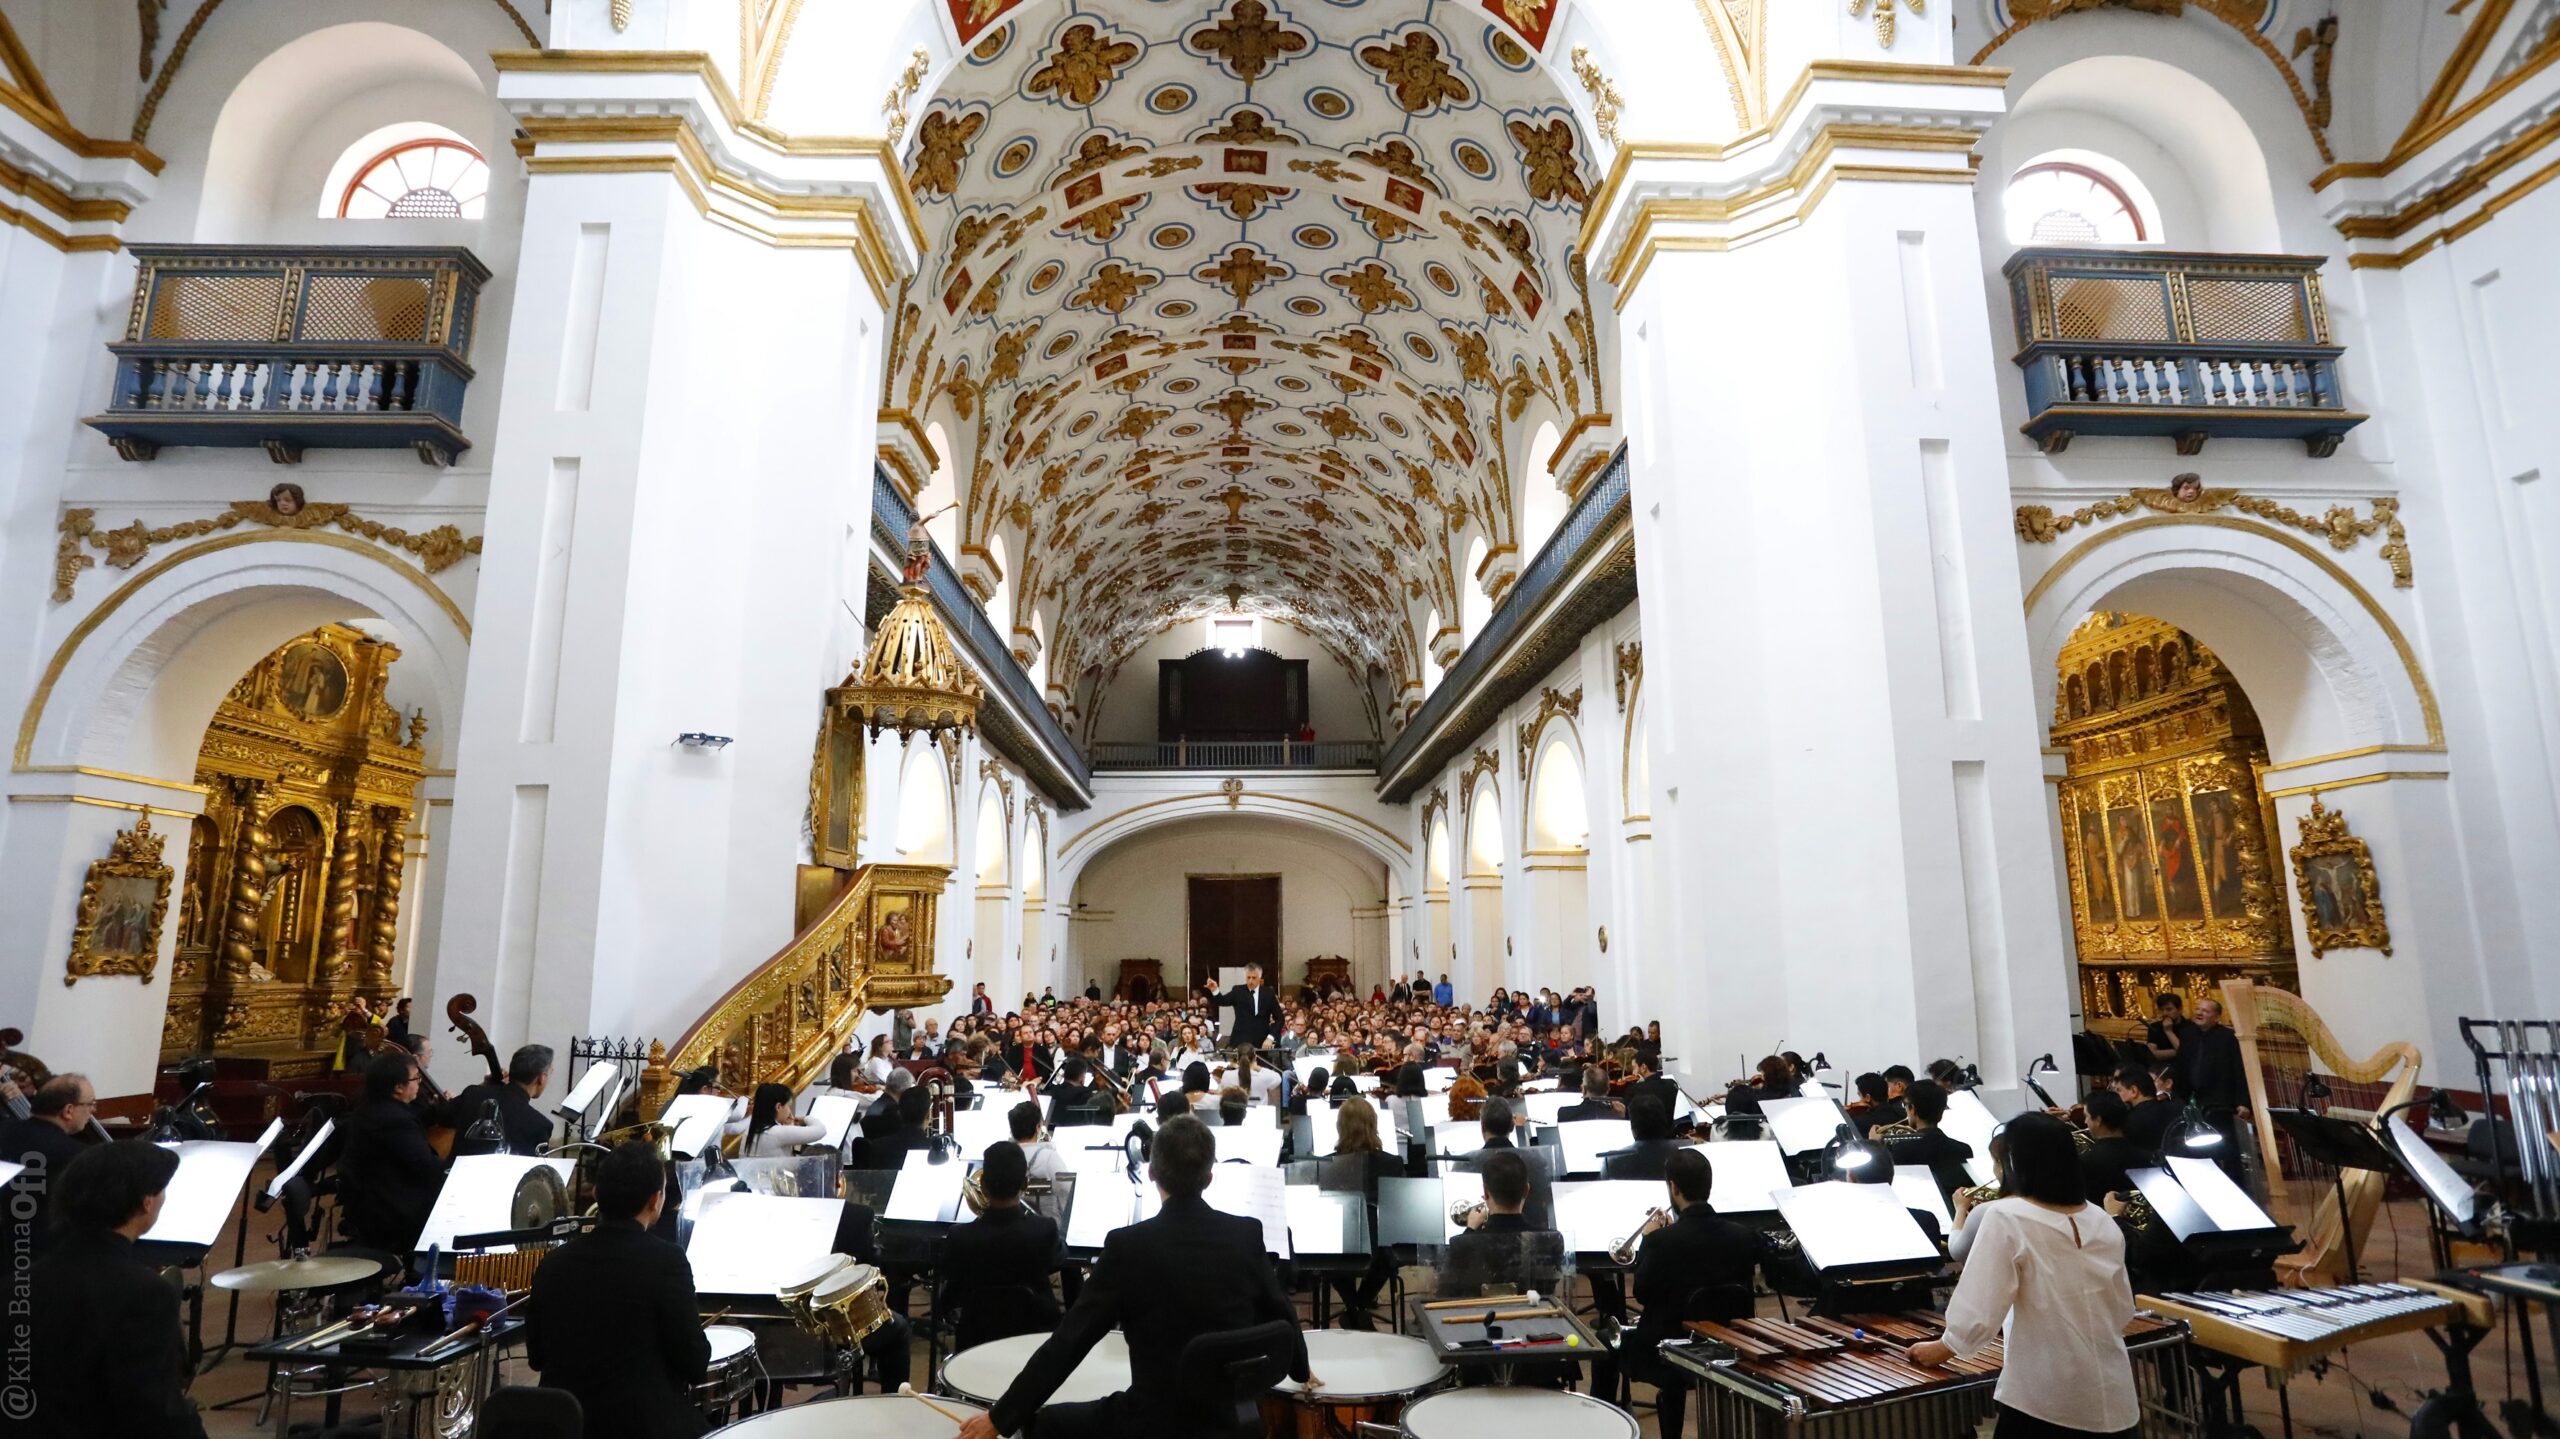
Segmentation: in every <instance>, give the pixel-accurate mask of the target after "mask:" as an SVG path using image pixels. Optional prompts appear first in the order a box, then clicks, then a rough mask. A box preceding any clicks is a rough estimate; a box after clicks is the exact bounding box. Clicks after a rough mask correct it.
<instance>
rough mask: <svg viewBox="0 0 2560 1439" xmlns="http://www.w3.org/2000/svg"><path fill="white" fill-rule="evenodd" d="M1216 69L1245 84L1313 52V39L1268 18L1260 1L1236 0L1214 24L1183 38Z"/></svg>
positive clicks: (1266, 10) (1303, 32)
mask: <svg viewBox="0 0 2560 1439" xmlns="http://www.w3.org/2000/svg"><path fill="white" fill-rule="evenodd" d="M1182 38H1183V43H1184V44H1186V45H1188V46H1190V47H1191V48H1192V49H1193V50H1196V51H1198V52H1199V53H1201V54H1202V55H1205V56H1208V57H1209V58H1210V59H1211V60H1212V61H1213V62H1215V63H1216V64H1217V65H1218V66H1219V68H1221V69H1223V70H1225V71H1226V72H1227V73H1228V74H1230V75H1233V76H1234V77H1235V78H1237V79H1239V80H1242V81H1245V82H1247V83H1248V84H1249V83H1251V82H1253V81H1255V80H1259V79H1261V78H1262V77H1263V75H1264V74H1266V73H1267V72H1269V71H1270V70H1271V69H1272V68H1273V67H1274V66H1275V65H1278V64H1280V63H1281V62H1283V61H1285V60H1287V59H1289V58H1290V57H1292V56H1296V55H1303V54H1306V53H1307V52H1308V51H1309V50H1312V49H1313V48H1315V37H1314V36H1312V35H1310V34H1308V33H1307V32H1306V31H1304V30H1299V29H1295V28H1293V27H1290V26H1287V25H1284V24H1282V23H1280V22H1279V21H1277V20H1274V19H1272V18H1271V7H1269V6H1268V5H1265V4H1263V3H1262V0H1235V3H1234V4H1233V5H1231V6H1229V7H1228V8H1227V13H1226V14H1224V15H1222V16H1220V17H1218V19H1217V21H1216V22H1215V23H1213V24H1209V25H1204V26H1201V27H1200V28H1199V29H1197V30H1194V31H1192V32H1191V33H1190V34H1188V35H1185V36H1183V37H1182Z"/></svg>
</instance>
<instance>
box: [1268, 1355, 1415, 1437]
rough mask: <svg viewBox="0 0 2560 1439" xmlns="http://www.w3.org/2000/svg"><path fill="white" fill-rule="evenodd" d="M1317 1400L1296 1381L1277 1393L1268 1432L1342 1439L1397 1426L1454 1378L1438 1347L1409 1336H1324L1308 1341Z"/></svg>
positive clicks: (1281, 1385)
mask: <svg viewBox="0 0 2560 1439" xmlns="http://www.w3.org/2000/svg"><path fill="white" fill-rule="evenodd" d="M1307 1371H1308V1372H1309V1373H1311V1374H1313V1375H1315V1377H1316V1380H1317V1384H1318V1387H1317V1389H1316V1392H1315V1393H1313V1394H1309V1393H1307V1392H1306V1391H1305V1390H1304V1389H1302V1388H1300V1387H1299V1385H1298V1381H1296V1380H1295V1379H1283V1380H1281V1381H1280V1382H1279V1383H1278V1384H1275V1385H1273V1386H1272V1390H1271V1397H1270V1398H1267V1399H1265V1400H1263V1401H1262V1419H1263V1425H1264V1429H1265V1432H1267V1433H1269V1434H1271V1435H1273V1436H1275V1439H1278V1436H1292V1435H1294V1436H1297V1439H1341V1436H1345V1435H1350V1434H1357V1433H1359V1432H1360V1431H1359V1429H1358V1428H1357V1427H1356V1426H1358V1425H1360V1424H1364V1423H1366V1424H1377V1425H1382V1426H1393V1425H1394V1424H1395V1423H1396V1421H1397V1420H1398V1419H1399V1418H1400V1417H1402V1415H1403V1414H1404V1411H1405V1407H1406V1406H1407V1405H1409V1404H1411V1403H1413V1402H1414V1401H1415V1400H1417V1399H1419V1398H1421V1397H1422V1395H1423V1393H1424V1392H1425V1391H1427V1390H1432V1389H1437V1388H1439V1387H1440V1386H1441V1384H1442V1383H1444V1382H1445V1381H1446V1380H1447V1379H1448V1377H1449V1366H1448V1365H1446V1364H1443V1363H1441V1362H1440V1358H1439V1356H1438V1355H1435V1354H1433V1353H1432V1352H1431V1346H1430V1345H1428V1344H1425V1343H1423V1342H1422V1341H1421V1340H1419V1339H1411V1338H1407V1337H1406V1336H1404V1335H1401V1334H1368V1333H1361V1332H1359V1331H1357V1330H1350V1329H1318V1330H1314V1331H1312V1332H1310V1333H1309V1334H1308V1335H1307Z"/></svg>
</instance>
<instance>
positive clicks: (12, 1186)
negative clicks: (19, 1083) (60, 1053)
mask: <svg viewBox="0 0 2560 1439" xmlns="http://www.w3.org/2000/svg"><path fill="white" fill-rule="evenodd" d="M97 1112H98V1092H97V1091H96V1090H95V1089H92V1088H90V1087H89V1076H87V1075H85V1074H57V1075H55V1076H53V1077H52V1078H51V1079H48V1080H46V1081H45V1082H44V1083H42V1084H40V1085H37V1086H36V1092H35V1093H34V1094H33V1095H32V1096H30V1097H29V1098H28V1100H27V1117H26V1118H24V1119H12V1120H10V1121H9V1123H8V1125H7V1126H6V1127H5V1128H0V1159H6V1160H8V1161H9V1162H10V1163H12V1164H23V1165H25V1166H26V1170H25V1172H23V1173H21V1174H19V1175H18V1176H17V1177H16V1178H14V1179H12V1180H10V1181H9V1185H8V1188H7V1189H6V1190H5V1191H0V1192H5V1193H6V1194H7V1195H8V1206H9V1207H8V1212H7V1213H6V1214H5V1215H0V1259H6V1258H11V1257H12V1256H14V1255H15V1254H16V1253H17V1252H18V1251H19V1248H20V1246H21V1245H24V1246H25V1248H26V1249H27V1251H28V1252H32V1253H42V1252H43V1250H44V1246H45V1244H46V1242H47V1238H48V1236H47V1235H46V1233H45V1210H46V1200H47V1199H48V1198H49V1197H50V1196H51V1194H52V1192H53V1187H54V1185H55V1184H57V1183H59V1182H60V1179H61V1176H62V1171H63V1169H64V1168H65V1167H66V1166H67V1165H69V1164H70V1163H71V1161H72V1160H74V1159H77V1158H79V1157H80V1152H81V1151H82V1150H84V1149H87V1148H88V1147H89V1146H88V1145H86V1144H84V1143H82V1142H81V1141H80V1139H79V1138H78V1137H77V1136H78V1135H79V1134H80V1132H81V1131H82V1130H84V1129H87V1128H88V1127H89V1120H90V1117H91V1116H92V1115H95V1114H96V1113H97ZM14 1272H15V1267H14V1262H13V1263H12V1267H11V1268H10V1269H8V1270H0V1274H6V1273H14Z"/></svg>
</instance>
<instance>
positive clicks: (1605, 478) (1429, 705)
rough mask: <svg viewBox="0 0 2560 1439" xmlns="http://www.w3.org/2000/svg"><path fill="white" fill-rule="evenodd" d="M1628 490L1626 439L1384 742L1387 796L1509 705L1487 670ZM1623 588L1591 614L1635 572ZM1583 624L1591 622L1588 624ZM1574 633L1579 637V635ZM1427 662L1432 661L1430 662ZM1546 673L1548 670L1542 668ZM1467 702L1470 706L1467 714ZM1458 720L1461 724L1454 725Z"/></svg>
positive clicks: (1608, 525) (1601, 532)
mask: <svg viewBox="0 0 2560 1439" xmlns="http://www.w3.org/2000/svg"><path fill="white" fill-rule="evenodd" d="M1631 513H1632V511H1631V508H1630V501H1629V497H1628V489H1627V451H1626V447H1625V446H1624V445H1621V446H1619V447H1618V450H1617V453H1615V454H1613V455H1611V456H1610V457H1609V463H1608V464H1607V465H1605V466H1603V467H1602V468H1601V471H1600V473H1599V475H1598V476H1597V477H1596V478H1594V479H1593V480H1592V482H1591V484H1590V486H1589V487H1588V488H1586V489H1584V490H1583V492H1582V494H1581V495H1580V497H1578V498H1577V499H1575V500H1574V502H1573V508H1571V509H1569V510H1567V511H1566V512H1565V516H1564V519H1563V520H1562V521H1561V522H1560V523H1558V524H1557V526H1556V528H1555V533H1553V534H1551V535H1549V536H1547V542H1546V543H1545V544H1544V545H1541V546H1540V547H1539V548H1538V553H1537V556H1536V558H1534V559H1532V560H1530V561H1529V563H1528V565H1527V566H1526V567H1525V568H1523V569H1522V570H1521V571H1520V578H1518V579H1517V580H1514V581H1513V582H1512V584H1511V588H1510V589H1509V590H1507V591H1505V592H1504V594H1503V596H1502V603H1501V604H1499V605H1497V606H1495V607H1494V611H1493V614H1492V616H1491V618H1489V619H1487V620H1486V621H1485V626H1484V628H1483V629H1482V630H1480V631H1478V632H1477V634H1476V637H1475V638H1474V639H1473V640H1472V641H1470V642H1469V643H1468V645H1467V648H1466V650H1465V652H1464V653H1462V654H1460V655H1459V656H1458V662H1457V663H1456V664H1455V665H1452V666H1450V668H1449V672H1448V673H1447V674H1444V675H1442V676H1441V677H1440V683H1439V685H1438V686H1437V687H1436V688H1434V689H1433V690H1432V691H1431V694H1430V697H1429V698H1427V699H1425V700H1424V701H1423V702H1422V708H1421V709H1420V710H1418V711H1417V712H1415V714H1414V717H1413V720H1412V722H1411V723H1409V724H1407V725H1406V726H1405V727H1404V729H1403V730H1402V732H1400V733H1399V734H1397V736H1396V737H1395V739H1394V740H1393V741H1392V742H1390V743H1389V744H1388V746H1387V752H1386V754H1385V756H1384V757H1383V758H1381V759H1380V760H1379V762H1378V773H1379V774H1380V775H1381V776H1383V777H1385V779H1386V784H1385V786H1384V787H1383V789H1382V791H1381V792H1382V793H1383V794H1384V795H1385V797H1386V798H1388V799H1390V800H1395V799H1401V798H1403V797H1404V796H1405V795H1407V794H1410V793H1411V792H1412V790H1413V788H1414V787H1416V786H1418V785H1419V784H1420V782H1421V776H1420V772H1421V771H1424V770H1427V769H1428V767H1429V766H1430V764H1431V763H1433V762H1436V761H1437V760H1439V759H1444V758H1446V757H1448V756H1449V755H1452V754H1454V753H1456V752H1457V751H1458V750H1460V749H1462V748H1464V747H1465V746H1466V744H1467V743H1469V742H1470V741H1472V740H1473V739H1474V737H1475V733H1476V732H1480V725H1478V726H1477V728H1476V729H1475V730H1470V729H1469V728H1468V727H1467V721H1468V720H1470V719H1476V720H1482V719H1483V718H1484V717H1486V716H1488V715H1489V714H1490V712H1491V711H1492V710H1493V709H1497V708H1499V706H1500V705H1502V704H1504V703H1508V702H1509V699H1510V698H1513V697H1516V696H1512V695H1509V694H1503V695H1491V694H1486V693H1481V692H1480V690H1481V688H1482V682H1483V680H1484V678H1485V672H1486V671H1487V670H1488V669H1490V668H1491V667H1492V666H1493V665H1495V664H1496V663H1497V662H1499V661H1500V660H1501V659H1502V658H1503V657H1504V656H1506V655H1508V654H1509V653H1510V652H1511V651H1512V649H1513V648H1514V646H1515V645H1516V644H1518V643H1519V642H1520V641H1521V640H1522V639H1523V638H1525V637H1530V630H1531V626H1532V625H1534V624H1537V623H1538V622H1539V620H1540V617H1541V615H1542V614H1543V613H1544V612H1546V611H1547V610H1548V608H1549V604H1548V602H1549V601H1551V600H1553V599H1555V598H1557V597H1558V596H1559V595H1562V594H1564V593H1565V592H1566V587H1567V586H1568V585H1569V584H1571V583H1572V580H1573V577H1574V575H1575V574H1576V573H1578V572H1580V571H1581V570H1582V568H1583V566H1584V564H1585V562H1586V561H1587V560H1588V559H1589V558H1590V557H1591V556H1592V554H1593V553H1594V552H1595V551H1597V550H1598V549H1599V548H1600V547H1601V546H1602V545H1603V544H1605V543H1606V542H1607V541H1608V540H1609V539H1610V538H1611V537H1612V536H1613V535H1614V534H1615V533H1616V532H1617V531H1618V530H1619V529H1620V528H1621V527H1623V526H1625V525H1626V524H1627V523H1628V521H1629V518H1630V516H1631ZM1624 579H1625V584H1624V593H1623V594H1620V593H1619V591H1618V589H1617V587H1615V586H1612V587H1611V589H1610V592H1609V593H1608V594H1607V595H1603V596H1598V597H1596V599H1595V604H1594V605H1593V606H1592V608H1593V610H1594V611H1595V613H1594V614H1593V615H1591V616H1588V618H1593V619H1599V618H1606V616H1607V614H1608V613H1614V612H1615V611H1616V610H1617V609H1619V608H1623V607H1624V605H1625V603H1626V601H1627V600H1629V599H1633V598H1634V583H1633V575H1632V573H1630V574H1628V575H1627V576H1625V577H1624ZM1584 628H1585V629H1587V628H1588V626H1585V627H1584ZM1580 634H1581V631H1576V632H1575V634H1574V636H1573V637H1574V638H1576V639H1579V638H1580ZM1426 663H1428V661H1426ZM1541 673H1543V670H1542V671H1541ZM1534 679H1535V676H1528V675H1524V676H1521V677H1519V678H1518V680H1517V683H1516V684H1515V686H1514V688H1516V689H1519V690H1521V691H1522V692H1525V690H1526V687H1527V686H1528V685H1529V684H1531V683H1533V682H1534ZM1462 707H1463V708H1464V709H1466V710H1467V711H1468V713H1466V714H1462V713H1461V710H1462ZM1453 720H1454V721H1457V724H1456V725H1454V726H1453Z"/></svg>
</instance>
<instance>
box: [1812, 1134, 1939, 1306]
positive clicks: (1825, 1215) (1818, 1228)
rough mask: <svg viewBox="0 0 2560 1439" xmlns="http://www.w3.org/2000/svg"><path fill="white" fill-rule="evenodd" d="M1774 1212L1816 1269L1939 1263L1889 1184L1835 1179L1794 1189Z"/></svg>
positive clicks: (1927, 1241)
mask: <svg viewBox="0 0 2560 1439" xmlns="http://www.w3.org/2000/svg"><path fill="white" fill-rule="evenodd" d="M1826 1102H1827V1101H1826ZM1778 1213H1779V1214H1781V1215H1782V1216H1784V1217H1785V1219H1786V1221H1787V1227H1788V1228H1790V1229H1792V1230H1794V1231H1795V1232H1796V1238H1797V1239H1798V1240H1799V1241H1801V1242H1802V1243H1803V1245H1804V1257H1805V1258H1806V1259H1807V1260H1809V1261H1811V1262H1812V1264H1813V1267H1814V1268H1815V1269H1818V1270H1819V1269H1847V1268H1855V1267H1858V1266H1862V1265H1868V1264H1901V1263H1912V1264H1919V1263H1927V1262H1933V1261H1935V1260H1936V1259H1937V1258H1938V1247H1937V1246H1936V1245H1934V1244H1931V1243H1930V1242H1929V1236H1928V1235H1926V1234H1923V1233H1922V1232H1921V1231H1920V1222H1919V1221H1918V1220H1916V1219H1913V1218H1912V1217H1911V1211H1909V1210H1907V1209H1905V1208H1903V1207H1902V1197H1901V1196H1900V1195H1898V1194H1896V1193H1894V1192H1893V1189H1892V1188H1891V1187H1890V1186H1888V1185H1882V1184H1843V1183H1841V1182H1840V1181H1838V1180H1830V1181H1827V1182H1825V1183H1821V1184H1804V1185H1798V1186H1797V1187H1796V1188H1794V1189H1791V1190H1789V1191H1787V1193H1786V1194H1785V1195H1784V1196H1783V1197H1781V1198H1780V1199H1779V1200H1778Z"/></svg>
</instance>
